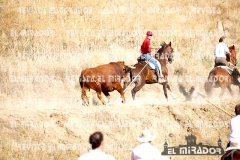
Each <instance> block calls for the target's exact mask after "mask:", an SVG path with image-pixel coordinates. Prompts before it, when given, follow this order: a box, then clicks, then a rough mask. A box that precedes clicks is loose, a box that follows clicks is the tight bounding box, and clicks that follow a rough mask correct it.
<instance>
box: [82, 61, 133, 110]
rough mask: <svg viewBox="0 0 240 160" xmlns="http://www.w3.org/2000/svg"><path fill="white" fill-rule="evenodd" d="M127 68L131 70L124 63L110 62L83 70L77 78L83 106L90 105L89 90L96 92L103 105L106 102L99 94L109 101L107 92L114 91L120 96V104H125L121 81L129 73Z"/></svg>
mask: <svg viewBox="0 0 240 160" xmlns="http://www.w3.org/2000/svg"><path fill="white" fill-rule="evenodd" d="M129 68H131V69H133V67H131V66H128V65H125V64H124V62H111V63H109V64H104V65H100V66H97V67H95V68H86V69H85V70H83V71H82V72H81V76H80V77H79V82H80V86H81V88H82V103H83V105H85V104H86V105H89V104H90V89H93V90H95V91H96V93H97V96H98V98H99V99H100V100H101V101H102V103H103V104H104V105H105V104H106V102H105V101H104V100H103V98H102V95H101V92H103V94H104V95H105V96H106V97H107V98H108V101H110V94H109V92H112V91H114V90H117V91H118V92H119V93H120V94H121V98H122V102H125V97H124V92H123V89H122V86H121V79H122V78H123V77H125V76H126V74H127V72H129Z"/></svg>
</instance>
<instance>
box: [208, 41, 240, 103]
mask: <svg viewBox="0 0 240 160" xmlns="http://www.w3.org/2000/svg"><path fill="white" fill-rule="evenodd" d="M229 51H230V53H231V55H230V56H229V55H228V56H227V58H226V60H227V61H228V62H230V63H231V64H232V65H234V66H236V63H237V59H236V52H235V47H234V45H233V46H231V47H229ZM239 75H240V74H239V72H238V70H237V69H234V71H233V73H232V75H230V74H229V73H228V72H227V71H226V70H225V69H223V68H219V67H215V68H214V69H212V70H211V71H210V73H209V76H208V78H207V81H206V82H205V84H204V88H205V91H206V93H207V97H208V98H211V97H212V90H213V87H221V93H220V95H219V98H220V99H221V98H222V96H223V94H224V92H225V90H226V88H227V89H228V90H229V92H230V94H231V96H233V92H232V89H231V86H230V85H231V84H234V85H237V86H239V85H240V83H239V82H238V77H239ZM239 89H240V86H239Z"/></svg>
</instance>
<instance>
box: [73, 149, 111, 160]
mask: <svg viewBox="0 0 240 160" xmlns="http://www.w3.org/2000/svg"><path fill="white" fill-rule="evenodd" d="M78 160H115V158H114V157H113V156H111V155H108V154H106V153H104V152H103V151H101V150H91V151H89V152H88V153H86V154H84V155H82V156H80V157H79V158H78Z"/></svg>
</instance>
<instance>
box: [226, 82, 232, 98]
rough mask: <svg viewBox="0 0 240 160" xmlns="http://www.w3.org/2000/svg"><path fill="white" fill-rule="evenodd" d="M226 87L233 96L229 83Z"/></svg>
mask: <svg viewBox="0 0 240 160" xmlns="http://www.w3.org/2000/svg"><path fill="white" fill-rule="evenodd" d="M227 89H228V90H229V92H230V94H231V96H232V97H233V91H232V88H231V87H230V85H229V86H227Z"/></svg>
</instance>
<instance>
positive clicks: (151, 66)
mask: <svg viewBox="0 0 240 160" xmlns="http://www.w3.org/2000/svg"><path fill="white" fill-rule="evenodd" d="M152 59H153V60H154V61H155V62H156V63H157V65H158V67H159V68H160V67H161V65H160V63H159V61H158V60H156V59H155V58H152ZM137 61H138V63H140V64H145V63H147V59H146V58H145V57H143V56H139V57H138V58H137ZM148 68H149V69H152V70H154V69H155V65H154V64H153V63H151V62H149V61H148Z"/></svg>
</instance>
